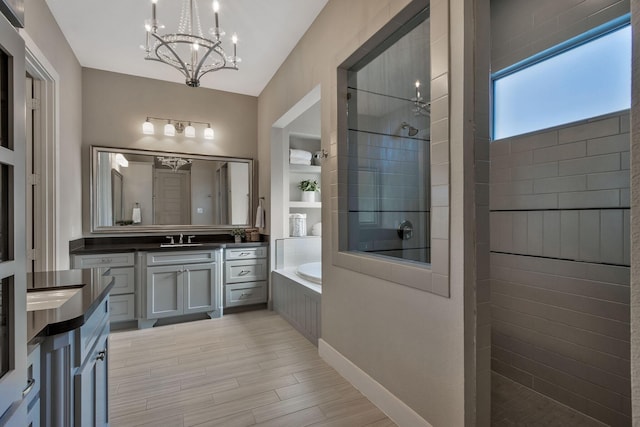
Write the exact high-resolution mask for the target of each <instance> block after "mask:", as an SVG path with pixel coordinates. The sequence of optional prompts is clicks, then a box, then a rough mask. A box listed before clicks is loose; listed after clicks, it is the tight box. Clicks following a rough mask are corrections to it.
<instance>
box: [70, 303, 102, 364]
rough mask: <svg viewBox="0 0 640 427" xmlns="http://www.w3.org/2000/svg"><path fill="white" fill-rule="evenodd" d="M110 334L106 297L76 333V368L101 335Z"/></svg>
mask: <svg viewBox="0 0 640 427" xmlns="http://www.w3.org/2000/svg"><path fill="white" fill-rule="evenodd" d="M105 330H106V334H107V335H108V334H109V297H106V298H105V299H104V300H103V301H102V302H101V303H100V305H99V306H98V307H96V310H95V311H94V312H93V314H92V315H91V316H90V317H89V318H88V319H87V320H86V321H85V323H84V325H82V326H81V327H80V332H79V333H76V334H75V335H76V349H77V351H76V352H75V356H76V360H74V363H75V364H74V366H76V367H77V366H80V365H81V363H82V361H83V360H84V359H85V357H86V356H87V354H88V353H89V351H91V349H92V348H93V346H94V345H95V343H96V341H97V340H98V339H99V338H100V335H101V334H104V333H105V332H104V331H105Z"/></svg>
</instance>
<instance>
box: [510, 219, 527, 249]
mask: <svg viewBox="0 0 640 427" xmlns="http://www.w3.org/2000/svg"><path fill="white" fill-rule="evenodd" d="M511 220H512V226H513V233H512V245H513V246H512V249H513V253H516V254H526V253H527V212H512V218H511Z"/></svg>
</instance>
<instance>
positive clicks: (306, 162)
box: [289, 158, 311, 166]
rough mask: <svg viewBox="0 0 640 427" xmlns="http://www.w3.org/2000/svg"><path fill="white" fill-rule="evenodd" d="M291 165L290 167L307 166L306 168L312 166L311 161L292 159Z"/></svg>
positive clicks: (290, 160)
mask: <svg viewBox="0 0 640 427" xmlns="http://www.w3.org/2000/svg"><path fill="white" fill-rule="evenodd" d="M289 164H290V165H306V166H311V160H305V159H297V158H291V159H289Z"/></svg>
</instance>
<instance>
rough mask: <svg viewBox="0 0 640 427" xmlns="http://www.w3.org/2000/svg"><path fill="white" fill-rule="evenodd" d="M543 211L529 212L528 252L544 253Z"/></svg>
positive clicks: (531, 253) (530, 253)
mask: <svg viewBox="0 0 640 427" xmlns="http://www.w3.org/2000/svg"><path fill="white" fill-rule="evenodd" d="M542 230H543V229H542V212H528V213H527V254H529V255H542V240H543V239H542V233H543V231H542Z"/></svg>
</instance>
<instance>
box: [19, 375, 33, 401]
mask: <svg viewBox="0 0 640 427" xmlns="http://www.w3.org/2000/svg"><path fill="white" fill-rule="evenodd" d="M34 385H36V380H35V379H33V378H29V379H28V380H27V387H26V388H25V389H24V390H22V398H23V399H24V398H25V397H26V396H27V395H28V394H29V392H30V391H31V389H33V386H34Z"/></svg>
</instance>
